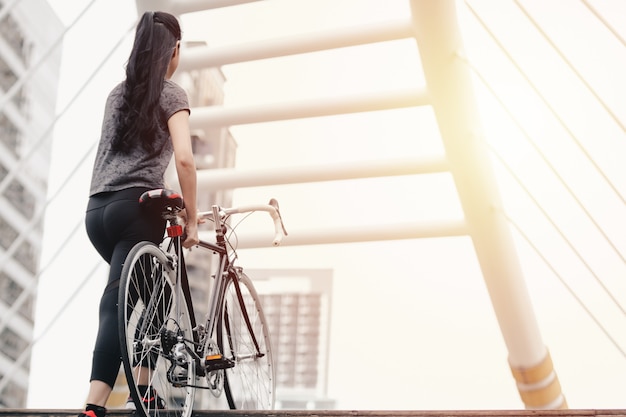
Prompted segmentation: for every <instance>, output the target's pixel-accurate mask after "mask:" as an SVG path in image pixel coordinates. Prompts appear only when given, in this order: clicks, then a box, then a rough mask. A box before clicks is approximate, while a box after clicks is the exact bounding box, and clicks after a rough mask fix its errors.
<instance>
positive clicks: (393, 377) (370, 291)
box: [29, 0, 626, 409]
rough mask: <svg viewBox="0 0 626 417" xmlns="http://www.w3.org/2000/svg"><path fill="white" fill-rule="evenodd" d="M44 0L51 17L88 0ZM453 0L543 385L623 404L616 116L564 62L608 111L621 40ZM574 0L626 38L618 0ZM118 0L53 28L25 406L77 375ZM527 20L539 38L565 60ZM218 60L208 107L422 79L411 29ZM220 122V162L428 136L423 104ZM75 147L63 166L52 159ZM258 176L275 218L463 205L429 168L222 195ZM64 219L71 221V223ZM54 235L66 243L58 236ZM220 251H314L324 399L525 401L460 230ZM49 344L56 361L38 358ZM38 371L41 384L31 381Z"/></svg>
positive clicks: (194, 22)
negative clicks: (551, 372)
mask: <svg viewBox="0 0 626 417" xmlns="http://www.w3.org/2000/svg"><path fill="white" fill-rule="evenodd" d="M49 2H50V4H51V5H52V6H53V7H54V8H55V9H56V10H57V11H58V14H59V16H60V18H61V19H62V20H63V21H64V22H66V23H68V24H69V23H70V22H71V21H72V20H73V19H74V17H75V16H77V14H78V13H79V12H80V11H81V10H82V8H84V7H85V6H86V4H87V2H85V1H78V0H73V1H67V0H49ZM467 4H469V5H470V6H471V8H469V7H467V5H466V4H465V3H459V19H460V24H461V28H462V31H463V36H464V43H465V47H466V53H467V59H468V66H469V67H470V69H471V70H472V71H474V72H475V73H476V74H480V76H476V77H475V79H474V81H475V86H476V91H477V99H478V105H479V110H480V114H481V118H482V120H481V122H482V125H483V130H484V137H485V141H486V142H487V144H488V146H489V148H490V149H491V150H492V151H493V154H492V155H493V165H494V171H495V173H496V177H497V181H498V185H499V188H500V192H501V194H502V198H503V203H504V207H505V210H506V212H507V215H508V216H509V217H510V218H511V220H512V227H511V230H512V234H513V237H514V240H515V243H516V245H517V250H518V256H519V259H520V264H521V266H522V270H523V272H524V276H525V279H526V284H527V286H528V291H529V294H530V297H531V300H532V304H533V307H534V309H535V315H536V318H537V322H538V326H539V328H540V331H541V335H542V338H543V341H544V343H545V344H546V346H547V347H548V349H549V351H550V353H551V356H552V359H553V362H554V365H555V371H556V372H557V375H558V377H559V379H560V382H561V385H562V389H563V394H564V395H565V397H566V399H567V401H568V404H569V406H570V407H571V408H625V407H626V403H625V402H624V395H623V392H624V389H625V388H626V355H625V354H624V351H625V350H626V334H625V333H624V332H623V329H624V326H625V325H626V320H625V319H626V318H625V313H624V306H626V280H625V277H626V266H625V265H624V261H623V259H622V258H621V257H620V254H623V253H625V252H626V222H625V221H624V219H625V218H626V211H625V207H624V200H623V197H620V196H624V195H626V175H625V174H626V168H625V167H624V164H623V163H622V161H623V159H624V157H625V156H626V141H625V140H624V139H626V137H625V136H626V135H625V134H624V130H623V129H622V128H620V127H619V124H618V123H617V122H616V121H615V120H614V119H612V118H611V117H610V115H609V112H607V110H606V109H605V108H603V107H602V105H601V104H600V103H599V100H598V99H597V98H596V97H594V96H593V94H592V93H590V90H589V88H587V87H586V86H585V85H584V84H583V83H581V81H580V80H579V79H578V77H577V76H576V72H578V73H579V74H581V75H583V76H584V78H585V80H587V83H588V85H589V86H591V88H592V89H593V91H595V92H597V95H598V96H599V97H601V100H602V102H604V103H605V105H606V107H607V108H609V109H610V110H611V111H612V112H613V113H614V114H615V115H616V118H617V120H618V121H621V123H626V102H625V101H624V100H623V97H624V93H626V80H625V79H624V77H623V74H624V69H625V68H626V48H625V47H624V45H622V44H620V42H619V40H618V38H616V37H615V36H614V35H613V34H611V33H610V32H609V31H608V30H607V29H606V26H603V25H602V24H601V22H600V21H599V20H598V19H597V18H595V17H594V16H593V15H592V14H591V13H589V10H588V9H587V8H586V7H585V5H584V3H583V2H582V1H581V2H576V1H570V0H567V1H566V0H552V1H549V2H545V1H539V0H526V1H523V2H520V3H516V2H514V1H501V0H498V1H497V2H496V1H495V0H475V1H469V2H468V3H467ZM518 4H519V5H522V6H523V8H521V7H519V5H518ZM590 4H591V5H593V6H594V7H595V8H597V10H598V11H600V12H601V13H602V16H603V18H604V19H606V20H607V22H608V23H609V24H610V25H611V26H612V27H615V28H617V29H618V30H619V31H621V32H618V33H619V35H620V36H621V37H622V39H624V37H626V33H624V30H625V29H624V28H625V27H626V25H624V23H625V22H624V19H626V17H625V16H626V3H624V2H621V1H619V0H602V1H600V0H597V1H591V2H590ZM472 10H473V11H472ZM409 13H410V10H409V6H408V2H406V1H404V0H402V1H400V0H397V1H396V0H394V1H385V2H383V1H368V2H359V1H356V0H341V1H332V0H324V1H322V0H317V1H309V0H299V1H287V0H268V1H265V2H256V3H251V4H247V5H242V6H237V7H231V8H226V9H219V10H214V11H210V12H205V13H201V14H198V15H196V16H193V17H192V16H183V18H182V24H183V31H184V38H185V39H186V40H206V41H207V42H209V44H210V45H211V46H224V45H229V44H233V45H236V44H238V43H243V42H246V41H249V40H258V39H265V38H273V37H277V36H288V35H289V34H296V33H307V32H311V31H316V30H322V29H328V28H334V27H342V26H351V25H358V24H361V23H367V22H376V21H385V20H394V19H405V18H408V17H409ZM474 13H476V14H477V15H478V16H480V20H479V19H477V18H476V16H475V15H474ZM525 13H527V14H525ZM135 17H136V15H135V9H134V2H129V1H127V0H113V1H111V0H108V1H104V0H96V1H95V2H94V3H93V6H92V7H91V8H90V9H89V10H88V11H87V13H86V14H85V16H84V18H83V19H82V20H81V21H80V22H79V23H78V24H77V25H76V26H75V27H73V28H72V29H71V30H70V32H68V34H67V36H66V40H65V44H64V56H63V60H64V61H63V62H64V63H63V68H62V74H61V80H60V86H59V100H58V103H59V104H58V109H59V110H58V111H59V112H61V110H62V109H65V107H66V106H67V105H68V103H72V104H71V106H69V107H68V110H67V112H65V113H64V114H63V116H62V117H61V118H60V120H59V122H58V123H57V126H56V128H55V134H54V147H53V153H52V168H51V176H50V195H52V194H53V192H54V191H55V190H57V189H58V188H59V187H63V188H62V193H61V194H60V197H59V198H56V199H55V200H54V201H53V202H52V203H51V204H50V206H49V209H48V213H47V216H46V226H45V243H44V249H43V250H44V253H43V255H42V265H45V266H46V269H45V271H44V273H43V274H42V276H41V282H40V286H39V290H38V291H39V299H38V305H37V317H36V319H37V322H36V328H35V337H36V339H37V343H36V345H35V348H34V351H33V362H32V369H31V375H32V383H31V390H30V398H29V407H32V408H79V407H81V406H82V404H83V402H84V398H85V396H86V390H87V381H88V376H89V369H90V361H91V349H92V346H93V340H94V337H95V331H96V328H95V325H96V317H97V303H98V300H99V294H100V292H101V291H102V289H103V287H104V283H105V280H106V267H105V265H104V264H103V263H102V261H100V260H99V259H98V257H97V254H96V253H95V251H94V250H93V249H92V248H91V245H90V243H89V241H88V240H87V238H86V236H85V233H84V230H83V228H81V227H80V225H81V219H82V216H83V212H84V207H85V205H86V198H87V197H86V195H87V190H88V186H89V179H90V169H91V163H92V161H93V150H94V146H95V143H96V141H97V139H98V134H99V129H100V123H101V117H102V110H103V107H104V99H105V97H106V95H107V93H108V91H109V89H110V88H111V87H112V86H113V85H114V83H116V82H117V81H119V80H121V79H122V78H123V65H124V63H125V61H126V59H127V56H128V52H129V50H130V43H131V38H130V37H128V36H126V37H125V38H124V35H125V34H127V33H128V30H129V29H130V28H132V27H133V25H134V21H135ZM529 17H531V18H532V19H533V20H531V19H529ZM481 20H482V21H484V22H486V24H487V26H488V27H489V31H491V32H492V34H493V36H492V34H490V33H488V32H487V31H485V29H484V27H483V26H482V25H481V24H480V21H481ZM533 21H535V22H536V23H537V24H538V25H539V26H540V27H541V29H542V30H543V31H544V35H542V34H541V33H540V32H539V31H537V30H536V28H534V27H533V25H532V22H533ZM494 37H495V39H498V41H499V42H501V43H502V44H503V45H505V46H506V48H507V51H509V53H510V54H511V58H512V59H513V60H514V62H516V63H517V64H518V66H519V68H522V69H523V71H524V74H526V77H527V78H525V77H524V76H521V75H520V72H519V71H518V70H517V68H516V66H515V65H512V64H511V59H509V58H507V56H506V55H505V54H503V53H502V51H501V50H500V49H499V47H498V44H497V43H496V42H495V41H494ZM546 37H547V38H546ZM120 39H123V41H122V42H121V43H120V45H119V47H118V49H117V51H116V52H115V53H114V54H112V55H111V57H110V58H109V59H108V60H107V61H106V62H104V63H103V62H102V61H103V59H104V55H105V54H106V53H107V52H108V51H109V50H111V49H112V48H113V47H114V46H115V45H116V44H117V43H118V41H120ZM546 39H550V40H552V41H553V42H554V43H555V44H556V45H558V48H559V51H561V52H562V53H563V56H564V57H565V58H566V59H567V61H568V62H570V63H571V64H572V65H573V67H574V68H575V70H576V71H573V70H572V68H571V67H569V66H568V65H567V64H566V63H565V62H564V60H563V58H562V57H561V56H559V54H558V53H556V52H555V50H554V49H553V48H552V47H551V46H550V43H549V42H547V41H546ZM182 59H184V55H183V57H182ZM223 71H224V74H225V75H226V78H227V83H226V85H225V105H226V106H239V105H248V104H259V103H266V102H281V101H287V100H297V99H302V98H306V97H328V96H340V95H343V94H351V93H355V92H361V91H386V90H396V89H403V88H416V87H420V86H421V85H422V84H423V77H422V75H421V64H420V61H419V54H418V51H417V48H416V46H415V43H414V42H413V41H410V40H402V41H394V42H388V43H384V44H375V45H369V46H361V47H354V48H344V49H340V50H332V51H325V52H320V53H312V54H303V55H299V56H293V57H284V58H277V59H272V60H263V61H256V62H250V63H243V64H235V65H228V66H225V67H224V68H223ZM94 72H95V73H94ZM481 77H482V78H484V79H486V80H488V83H489V85H490V88H492V89H494V90H495V91H496V92H497V94H498V97H499V98H500V99H501V100H502V101H503V102H504V103H505V105H506V108H507V109H508V110H509V111H510V113H511V114H513V118H512V117H511V116H510V114H508V113H507V112H506V111H504V110H503V107H502V106H501V105H500V104H499V103H498V100H496V99H495V98H494V97H493V95H491V94H490V93H489V90H488V89H487V88H485V86H484V84H483V83H482V82H481ZM88 80H91V82H89V84H88V85H87V87H86V88H85V89H84V90H83V91H82V92H81V93H80V94H79V95H78V96H77V98H76V99H75V100H74V99H73V97H75V96H76V94H77V92H78V91H80V89H81V86H82V85H83V83H85V82H86V81H88ZM537 91H539V94H538V93H537ZM544 100H545V101H544ZM546 102H547V103H549V104H550V106H551V107H548V106H546ZM516 121H518V122H519V123H520V124H521V125H522V126H523V129H521V128H520V127H518V126H517V125H516ZM231 131H232V133H233V135H234V137H235V139H236V141H237V143H238V151H237V167H241V168H246V169H254V168H267V167H296V166H300V165H310V164H311V165H312V164H324V163H328V162H350V161H367V160H375V159H386V158H398V157H409V156H415V157H422V156H431V155H435V156H436V155H441V154H442V152H443V147H442V144H441V141H440V139H439V138H438V134H437V127H436V125H435V124H434V121H433V118H432V113H431V111H430V110H429V109H428V108H410V109H402V110H393V111H382V112H373V113H363V114H355V115H349V116H333V117H324V118H313V119H303V120H294V121H286V122H273V123H260V124H251V125H243V126H235V127H233V128H232V129H231ZM527 136H528V137H530V138H531V141H530V142H529V141H528V139H527ZM588 156H590V158H589V157H588ZM502 161H504V163H503V162H502ZM590 161H593V163H592V162H590ZM78 162H80V165H79V168H78V169H77V173H76V174H75V175H71V176H70V174H71V173H72V172H73V170H74V169H75V167H76V164H77V163H78ZM594 164H596V165H594ZM598 167H600V169H598ZM511 172H513V173H514V175H512V174H511ZM68 176H70V180H68V181H67V182H66V180H65V179H66V178H67V177H68ZM606 179H608V180H609V181H607V180H606ZM563 183H565V184H566V185H565V186H564V185H563ZM520 184H522V185H520ZM526 190H528V191H530V196H529V194H527V193H526ZM616 191H617V192H616ZM269 197H276V198H277V199H278V200H279V201H280V203H281V209H282V210H281V211H282V213H283V218H284V220H285V223H286V226H287V228H288V230H289V231H290V232H291V233H292V234H294V233H297V232H298V231H299V230H310V229H316V228H331V227H335V226H337V227H339V226H362V227H364V228H366V227H368V225H373V224H380V223H381V222H382V223H383V224H396V223H401V222H405V221H406V222H409V221H415V220H418V221H424V222H429V221H442V220H456V219H460V218H462V216H463V214H462V210H461V208H460V205H459V202H458V199H457V197H456V192H455V189H454V184H453V182H452V179H451V177H450V176H449V175H448V174H432V175H421V176H406V177H391V178H384V179H378V178H377V179H367V180H353V181H337V182H331V183H310V184H300V185H287V186H271V187H258V188H254V189H239V190H236V191H235V194H234V198H235V203H242V204H243V203H248V202H259V201H266V200H267V199H268V198H269ZM535 202H538V203H539V206H538V205H537V204H535ZM578 202H580V203H581V205H582V207H583V208H581V205H579V204H578ZM538 207H539V208H538ZM587 213H588V214H590V215H591V218H592V219H593V220H594V221H593V222H592V221H590V220H589V216H587ZM262 220H263V219H261V221H260V222H256V221H253V222H251V223H250V228H251V229H256V230H255V231H258V232H260V233H262V232H263V231H267V233H268V236H269V235H271V225H269V224H268V223H264V222H263V221H262ZM594 223H595V224H594ZM518 226H519V230H521V231H522V232H521V233H520V231H519V230H518ZM74 227H79V230H78V231H77V233H75V234H73V235H72V234H71V231H72V230H73V228H74ZM244 227H246V224H244ZM599 230H600V231H601V232H599ZM247 231H248V229H242V232H241V234H242V235H245V234H246V233H245V232H247ZM559 231H561V233H559ZM522 233H523V234H522ZM67 236H71V237H70V238H69V240H68V241H67V246H66V249H64V250H63V251H62V252H61V253H57V247H58V245H59V243H60V242H62V241H65V240H66V237H67ZM524 236H527V237H528V240H526V239H525V238H524ZM607 238H608V239H607ZM607 241H609V242H611V243H612V245H613V246H611V245H609V244H607ZM538 253H540V254H541V255H538ZM240 264H242V265H245V266H246V267H248V268H330V269H332V270H333V305H332V306H331V309H332V310H331V312H332V317H331V342H330V343H331V346H330V352H331V353H330V364H329V365H330V378H329V386H328V396H329V397H330V398H333V399H336V400H337V407H338V408H343V409H519V408H523V404H522V402H521V401H520V399H519V395H518V393H517V389H516V387H515V383H514V380H513V377H512V376H511V372H510V370H509V367H508V364H507V350H506V346H505V344H504V341H503V339H502V335H501V333H500V329H499V328H498V323H497V320H496V317H495V315H494V312H493V309H492V307H491V301H490V299H489V296H488V294H487V291H486V288H485V284H484V281H483V279H482V275H481V272H480V268H479V265H478V262H477V259H476V256H475V254H474V252H473V248H472V244H471V240H470V239H469V237H459V238H435V239H419V240H398V241H384V242H367V243H355V244H334V245H315V246H301V247H298V246H285V247H281V248H267V249H255V250H242V251H240ZM90 271H94V272H93V274H91V275H90V274H89V273H90ZM59 288H60V289H61V291H59ZM74 295H75V296H74ZM69 299H71V300H72V301H71V302H69V303H67V305H66V300H69ZM614 300H615V301H616V302H613V301H614ZM59 312H60V313H59ZM77 329H78V332H77ZM77 333H78V337H76V334H77ZM50 352H54V353H55V354H53V355H51V353H50ZM56 353H63V354H67V355H68V356H70V357H71V358H72V361H71V362H70V361H68V360H58V359H55V360H51V359H50V358H51V357H52V358H58V355H56ZM381 354H382V355H383V357H384V358H385V360H384V361H383V362H382V363H381V361H380V357H381ZM50 375H54V376H55V377H54V380H55V381H56V382H57V383H56V384H50Z"/></svg>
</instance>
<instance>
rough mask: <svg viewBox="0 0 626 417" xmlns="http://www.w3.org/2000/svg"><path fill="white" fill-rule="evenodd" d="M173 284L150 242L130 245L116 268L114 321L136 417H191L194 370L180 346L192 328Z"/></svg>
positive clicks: (173, 274) (170, 272) (172, 276)
mask: <svg viewBox="0 0 626 417" xmlns="http://www.w3.org/2000/svg"><path fill="white" fill-rule="evenodd" d="M175 283H176V271H175V270H174V269H173V268H172V267H171V262H170V261H169V260H168V258H167V257H166V255H165V254H164V253H163V251H161V249H159V248H158V247H157V246H156V245H154V244H153V243H150V242H141V243H138V244H137V245H135V246H134V247H133V249H132V250H131V251H130V253H129V254H128V256H127V258H126V261H125V263H124V267H123V269H122V275H121V279H120V291H119V300H118V301H119V309H118V319H119V323H120V326H119V331H120V348H121V353H122V361H123V363H124V370H125V373H126V379H127V381H128V388H129V391H130V395H131V397H132V399H133V402H134V404H135V408H136V411H137V413H138V415H139V416H141V417H149V416H150V417H154V416H165V415H168V416H176V417H189V416H191V412H192V408H193V400H194V394H195V388H194V387H193V385H194V381H195V368H194V362H193V361H189V360H188V358H189V356H188V355H187V354H186V353H185V350H184V349H182V348H183V347H184V343H185V340H192V338H193V336H192V326H191V319H190V315H189V311H188V307H187V303H186V302H185V299H184V297H180V301H178V297H177V295H176V286H175ZM177 303H179V304H177Z"/></svg>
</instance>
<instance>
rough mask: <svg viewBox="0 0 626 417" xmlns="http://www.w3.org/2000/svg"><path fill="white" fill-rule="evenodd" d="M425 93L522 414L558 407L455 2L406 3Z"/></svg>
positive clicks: (560, 400)
mask: <svg viewBox="0 0 626 417" xmlns="http://www.w3.org/2000/svg"><path fill="white" fill-rule="evenodd" d="M411 8H412V15H413V22H414V30H415V37H416V39H417V43H418V47H419V51H420V55H421V58H422V66H423V69H424V75H425V77H426V84H427V89H428V92H429V96H430V99H431V103H432V106H433V108H434V112H435V115H436V118H437V122H438V125H439V129H440V131H441V136H442V140H443V142H444V146H445V149H446V154H447V157H448V161H449V162H450V169H451V173H452V175H453V178H454V181H455V184H456V187H457V191H458V194H459V197H460V200H461V205H462V207H463V210H464V213H465V218H466V222H467V227H468V230H469V233H470V236H471V238H472V241H473V244H474V249H475V251H476V255H477V256H478V261H479V263H480V267H481V270H482V273H483V276H484V280H485V283H486V285H487V289H488V291H489V295H490V297H491V302H492V304H493V308H494V310H495V314H496V316H497V319H498V323H499V326H500V331H501V332H502V335H503V337H504V341H505V343H506V346H507V349H508V352H509V365H510V367H511V369H512V371H513V375H514V377H515V379H516V381H517V383H518V389H519V392H520V395H521V397H522V400H523V402H524V404H525V405H526V407H527V408H565V407H566V404H565V399H564V398H563V396H562V394H561V388H560V385H559V382H558V379H557V378H556V375H555V373H554V370H553V367H552V362H551V361H550V356H549V354H548V350H547V348H546V346H545V345H544V343H543V341H542V339H541V335H540V332H539V327H538V325H537V321H536V318H535V314H534V311H533V308H532V304H531V302H530V296H529V294H528V290H527V288H526V284H525V282H524V277H523V275H522V271H521V267H520V264H519V260H518V258H517V254H516V249H515V245H514V242H513V239H512V236H511V233H510V230H509V225H508V223H507V220H506V218H505V216H504V213H503V210H502V207H501V200H500V196H499V194H498V191H497V184H496V182H495V177H494V173H493V171H492V168H491V164H490V160H489V155H488V152H487V149H486V147H485V145H484V140H483V134H482V132H481V125H480V123H479V116H478V112H477V109H476V99H475V97H474V92H473V89H472V83H471V78H470V72H469V70H468V68H467V66H466V65H465V64H464V63H463V61H462V60H461V59H460V56H461V55H462V53H463V45H462V40H461V35H460V32H459V29H458V25H457V16H456V6H455V1H454V0H436V1H435V0H411Z"/></svg>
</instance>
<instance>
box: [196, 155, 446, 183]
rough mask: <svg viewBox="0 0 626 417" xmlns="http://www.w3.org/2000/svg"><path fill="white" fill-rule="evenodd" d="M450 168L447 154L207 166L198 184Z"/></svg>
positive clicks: (333, 178) (304, 180)
mask: <svg viewBox="0 0 626 417" xmlns="http://www.w3.org/2000/svg"><path fill="white" fill-rule="evenodd" d="M448 171H449V166H448V162H447V160H446V159H445V157H431V158H404V159H391V160H386V161H384V160H375V161H364V162H347V163H346V162H341V163H333V164H324V165H311V166H299V167H290V168H265V169H248V170H245V169H234V168H224V169H205V170H199V171H198V188H199V189H202V190H203V191H214V190H228V189H234V188H245V187H259V186H267V185H282V184H298V183H307V182H320V181H337V180H348V179H358V178H374V177H390V176H398V175H416V174H434V173H442V172H448Z"/></svg>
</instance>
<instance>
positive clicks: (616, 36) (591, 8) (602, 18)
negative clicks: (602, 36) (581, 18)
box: [581, 0, 626, 47]
mask: <svg viewBox="0 0 626 417" xmlns="http://www.w3.org/2000/svg"><path fill="white" fill-rule="evenodd" d="M581 1H582V3H583V4H584V5H585V6H586V7H587V9H589V11H590V12H591V13H592V14H593V15H594V16H595V17H596V18H597V19H598V20H599V21H600V22H601V23H602V24H603V25H604V26H605V27H606V28H607V29H608V30H609V32H611V33H612V34H613V36H615V38H617V40H618V41H619V42H620V43H621V44H622V45H623V46H624V47H626V39H624V38H623V37H622V35H620V34H619V32H618V31H617V30H616V29H615V28H614V27H613V26H611V25H610V24H609V22H608V21H607V20H606V19H605V18H604V17H602V15H601V14H600V13H599V12H598V11H597V10H596V9H595V8H594V7H593V6H592V5H591V4H590V3H589V2H588V1H587V0H581Z"/></svg>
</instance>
